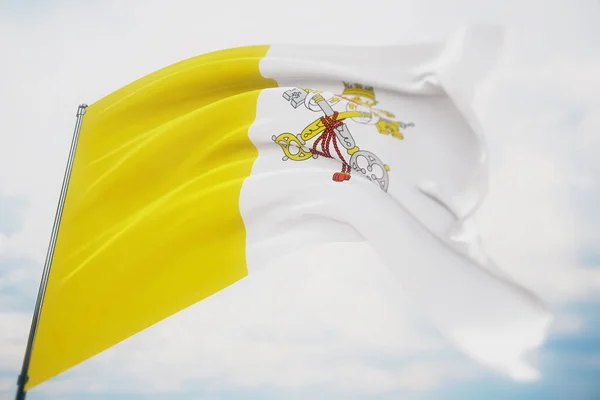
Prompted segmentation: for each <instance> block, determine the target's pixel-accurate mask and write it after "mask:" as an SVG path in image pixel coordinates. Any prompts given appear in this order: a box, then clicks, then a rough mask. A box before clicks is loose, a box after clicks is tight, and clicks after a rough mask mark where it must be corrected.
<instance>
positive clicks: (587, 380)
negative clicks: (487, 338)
mask: <svg viewBox="0 0 600 400" xmlns="http://www.w3.org/2000/svg"><path fill="white" fill-rule="evenodd" d="M391 3H392V2H389V1H385V0H380V1H370V2H369V3H368V4H369V5H368V7H367V6H366V4H367V3H364V2H360V1H348V2H346V3H345V6H344V7H342V8H340V7H339V6H337V5H336V3H334V2H326V1H304V2H296V3H289V4H285V5H284V4H283V2H276V1H274V0H273V1H269V0H256V1H253V2H239V3H236V4H235V6H232V5H228V4H225V3H221V2H219V3H215V4H212V5H211V8H210V9H207V8H205V7H203V6H202V5H200V3H198V2H195V1H192V0H172V1H170V2H169V3H167V2H165V1H159V0H148V1H133V0H107V1H103V2H78V3H76V2H68V1H51V2H50V1H47V2H39V1H21V2H17V1H14V2H10V1H6V0H4V1H3V0H0V38H1V39H0V50H1V51H2V54H3V56H4V57H3V59H4V61H3V63H2V65H0V76H4V77H10V78H9V79H7V80H6V82H5V83H4V82H3V86H4V87H3V90H2V92H1V93H0V399H3V398H12V396H13V393H14V389H15V381H16V377H17V374H18V370H19V367H20V362H21V358H22V354H23V349H24V347H23V346H24V344H25V339H26V335H27V331H28V327H29V321H30V316H31V311H32V309H33V304H34V301H35V296H36V293H37V285H38V282H39V277H40V274H41V268H42V264H43V260H44V256H45V252H46V246H47V243H48V238H49V235H50V230H51V227H52V221H53V218H54V211H55V207H56V201H57V198H58V194H59V191H60V185H61V180H62V175H63V171H64V165H65V161H66V157H67V154H68V149H69V144H70V139H71V133H72V129H73V126H74V123H75V111H76V108H77V105H78V104H80V103H82V102H88V103H91V102H93V101H95V100H96V99H98V98H99V97H100V96H102V95H104V94H106V93H108V92H110V91H112V90H115V89H117V88H118V87H120V86H122V85H123V84H126V83H128V82H130V81H132V80H134V79H136V78H137V77H139V76H142V75H144V74H146V73H149V72H151V71H153V70H155V69H157V68H159V67H162V66H164V65H167V64H170V63H172V62H176V61H179V60H181V59H184V58H187V57H189V56H192V55H196V54H199V53H203V52H206V51H210V50H213V49H218V48H224V47H230V46H236V45H243V44H255V43H270V42H273V41H278V42H302V40H313V39H314V38H312V39H311V37H304V36H302V35H301V34H300V35H299V34H298V31H297V30H294V29H290V27H289V18H295V20H299V21H305V22H306V24H308V25H309V27H313V26H318V28H319V30H320V32H321V33H322V37H327V38H329V39H330V41H331V42H335V43H362V44H365V43H374V42H376V43H395V42H399V43H406V42H407V41H408V40H409V39H410V40H412V39H415V40H425V39H434V38H435V39H438V38H443V37H445V36H446V35H447V34H449V33H451V32H452V31H453V30H454V29H456V28H457V27H459V26H460V25H461V24H464V23H494V24H500V25H503V26H505V27H507V32H508V36H507V45H506V48H505V53H504V55H503V57H502V58H501V60H500V61H499V62H498V65H497V66H496V68H495V70H494V71H493V72H492V73H491V74H490V76H489V77H488V79H487V80H486V82H485V83H484V84H483V85H482V86H481V87H480V88H479V91H478V97H477V101H476V104H474V108H475V111H476V112H477V115H478V117H479V118H480V121H481V124H482V126H483V128H484V130H485V132H486V135H487V138H488V143H489V147H490V153H491V166H490V168H491V175H490V193H489V196H488V199H487V200H486V203H485V205H484V206H483V207H482V209H481V210H480V215H479V217H478V225H479V228H480V231H481V233H482V236H483V239H484V243H485V244H486V247H487V248H488V250H489V252H490V253H491V254H492V256H493V257H494V259H496V260H497V262H498V264H499V265H501V266H502V267H504V268H506V269H507V271H508V272H509V273H511V274H512V275H513V276H514V277H515V278H516V279H517V280H519V281H520V282H521V283H522V284H524V285H526V286H528V287H530V288H532V290H535V291H536V292H537V293H539V294H540V296H541V297H543V298H544V299H545V300H546V301H547V302H548V303H549V304H550V306H551V307H552V309H553V310H554V311H555V316H556V320H555V324H554V325H553V327H552V330H551V332H550V335H549V337H548V339H547V341H546V342H545V344H544V345H543V347H541V348H540V349H539V350H538V351H536V353H535V354H532V355H531V357H532V358H533V359H534V360H535V363H536V364H537V365H538V366H539V369H540V371H541V372H542V378H541V379H540V380H539V381H537V382H533V383H517V382H513V381H511V380H509V379H508V378H506V377H503V376H500V375H498V374H496V373H494V372H492V371H489V370H486V369H484V368H483V367H481V366H479V365H478V364H476V363H475V362H474V361H472V360H470V359H468V358H467V357H466V356H465V355H463V354H461V353H459V352H458V351H456V350H455V349H453V348H452V347H451V346H450V345H449V344H447V343H446V342H444V341H443V340H442V339H441V338H440V337H439V336H438V335H437V334H436V333H435V332H433V331H432V330H431V329H429V328H428V327H427V326H426V325H425V324H423V323H422V322H421V321H418V320H415V318H414V317H413V316H412V315H410V312H409V311H407V310H406V309H405V308H403V306H402V305H401V304H395V303H393V302H392V301H390V299H391V298H393V291H394V288H393V287H391V286H390V284H389V282H388V281H387V278H386V277H387V276H386V275H385V273H384V272H383V270H381V269H378V268H375V267H373V270H366V269H361V268H355V269H351V270H348V268H345V267H340V266H335V265H330V266H328V265H319V266H315V269H314V271H313V274H312V275H311V274H306V273H302V272H298V271H293V270H290V269H287V270H286V269H285V268H282V269H281V270H278V271H273V272H271V273H269V274H266V275H265V276H262V277H257V278H256V279H249V280H248V281H247V282H242V283H240V284H239V285H234V287H232V288H231V290H228V291H226V292H223V293H220V294H219V295H216V296H214V297H213V298H210V299H208V300H207V301H205V302H202V303H201V304H197V305H195V306H193V307H190V308H189V309H187V310H184V311H183V312H181V313H179V314H177V315H175V316H173V317H172V318H170V319H168V320H167V321H164V323H161V324H158V325H156V326H154V327H151V328H150V329H148V330H147V331H144V332H142V333H140V334H138V335H136V336H134V337H133V338H131V339H129V340H127V341H125V342H123V343H120V344H118V345H117V346H115V347H114V348H112V349H110V350H108V351H107V352H105V353H103V354H101V355H99V356H97V357H95V358H93V359H91V360H89V361H86V362H84V363H83V364H81V365H80V366H77V367H75V368H73V369H72V370H70V371H68V372H66V373H65V374H64V375H61V376H59V377H57V378H55V379H53V380H51V381H50V382H47V383H46V384H43V385H41V386H40V387H39V388H36V389H35V390H33V391H32V392H31V393H30V394H29V397H28V398H31V399H40V400H41V399H83V400H87V399H111V400H117V399H118V400H134V399H142V398H143V399H172V398H181V399H197V398H202V399H205V398H209V399H281V398H285V399H416V400H437V399H450V400H454V399H457V400H458V399H460V400H468V399H483V398H485V399H490V400H495V399H534V400H535V399H544V400H548V399H550V400H553V399H556V400H561V399H573V400H580V399H581V400H591V399H597V398H600V384H599V383H598V379H597V377H598V376H600V312H598V310H600V308H599V307H600V296H599V295H598V294H599V293H600V271H599V269H598V268H600V247H598V243H600V229H597V228H598V227H599V226H600V213H599V212H598V208H597V206H596V205H597V204H600V186H599V185H600V183H599V182H600V180H598V179H597V177H598V176H600V161H598V157H597V154H598V152H600V140H599V139H598V132H599V131H600V78H599V76H600V75H598V74H597V71H600V47H599V44H598V40H597V38H598V37H600V28H599V27H598V25H597V23H596V19H597V15H599V14H598V13H599V12H600V4H599V3H598V2H595V1H592V0H589V1H572V2H569V3H568V5H567V3H565V2H559V1H531V2H528V3H527V5H522V4H521V3H520V2H517V1H507V2H502V3H501V4H494V5H492V4H488V5H487V7H486V8H485V9H484V8H483V7H477V5H480V3H479V2H477V1H476V0H463V1H459V2H454V3H453V4H452V5H449V4H448V3H447V2H446V3H444V2H441V1H440V2H433V1H416V0H415V1H397V2H393V4H391ZM316 10H318V12H317V11H316ZM359 10H360V12H358V11H359ZM316 15H319V16H320V17H317V16H316ZM207 16H210V17H207ZM318 18H322V20H323V21H326V22H322V21H321V20H319V19H318ZM349 28H352V29H349ZM307 29H308V28H307ZM300 32H304V31H303V30H301V31H300ZM309 36H310V35H309ZM340 274H344V275H343V276H340ZM275 284H276V287H275V286H273V285H275ZM269 285H271V286H269ZM365 286H366V287H368V290H363V293H364V294H363V297H361V298H356V296H355V295H354V293H356V291H357V288H361V287H365ZM265 288H268V290H265ZM332 293H334V294H335V295H333V294H332Z"/></svg>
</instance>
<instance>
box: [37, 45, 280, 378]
mask: <svg viewBox="0 0 600 400" xmlns="http://www.w3.org/2000/svg"><path fill="white" fill-rule="evenodd" d="M267 49H268V47H267V46H256V47H245V48H239V49H231V50H226V51H219V52H215V53H210V54H207V55H204V56H200V57H196V58H193V59H190V60H186V61H183V62H180V63H178V64H175V65H172V66H170V67H167V68H165V69H163V70H160V71H157V72H155V73H153V74H150V75H148V76H146V77H144V78H142V79H140V80H138V81H136V82H134V83H132V84H130V85H128V86H126V87H124V88H122V89H120V90H118V91H116V92H114V93H112V94H110V95H108V96H106V97H105V98H103V99H101V100H100V101H98V102H97V103H95V104H92V105H91V106H90V107H89V108H88V109H87V113H86V115H85V117H84V119H83V125H82V130H81V134H80V139H79V143H78V146H77V151H76V154H75V160H74V164H73V171H72V176H71V181H70V184H69V188H68V192H67V196H66V201H65V206H64V212H63V217H62V222H61V225H60V230H59V233H58V240H57V243H56V250H55V255H54V260H53V263H52V269H51V273H50V277H49V282H48V288H47V292H46V297H45V300H44V304H43V307H42V314H41V319H40V324H39V328H38V332H37V336H36V339H35V342H34V347H33V354H32V360H31V366H30V370H29V377H30V379H29V382H28V385H27V389H29V388H32V387H33V386H35V385H38V384H39V383H41V382H43V381H45V380H47V379H49V378H52V377H53V376H56V375H57V374H59V373H61V372H62V371H65V370H67V369H69V368H71V367H72V366H74V365H76V364H78V363H80V362H82V361H84V360H85V359H87V358H89V357H91V356H93V355H95V354H97V353H99V352H101V351H103V350H105V349H107V348H109V347H111V346H113V345H114V344H116V343H118V342H120V341H122V340H124V339H126V338H128V337H130V336H131V335H134V334H135V333H137V332H139V331H141V330H143V329H145V328H147V327H148V326H150V325H152V324H154V323H156V322H158V321H160V320H161V319H164V318H166V317H168V316H169V315H172V314H174V313H176V312H178V311H180V310H182V309H183V308H185V307H188V306H190V305H192V304H194V303H196V302H198V301H200V300H202V299H203V298H205V297H207V296H210V295H211V294H214V293H215V292H217V291H219V290H221V289H222V288H224V287H226V286H228V285H230V284H232V283H234V282H236V281H237V280H239V279H241V278H242V277H244V276H245V275H246V274H247V269H246V260H245V241H246V235H245V229H244V224H243V221H242V218H241V215H240V211H239V196H240V191H241V186H242V182H243V180H244V179H245V178H246V177H247V176H248V175H249V174H250V171H251V168H252V164H253V162H254V160H255V159H256V157H257V155H258V152H257V150H256V148H255V147H254V145H253V144H252V142H251V141H250V139H249V137H248V128H249V127H250V125H251V124H252V123H253V122H254V119H255V117H256V104H257V99H258V95H259V93H260V90H262V89H265V88H269V87H274V86H277V83H276V82H275V81H273V80H270V79H265V78H263V77H262V76H261V74H260V72H259V62H260V60H261V59H262V58H263V57H264V56H265V53H266V51H267ZM207 329H210V327H207Z"/></svg>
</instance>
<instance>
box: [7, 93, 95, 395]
mask: <svg viewBox="0 0 600 400" xmlns="http://www.w3.org/2000/svg"><path fill="white" fill-rule="evenodd" d="M86 108H87V104H81V105H80V106H79V107H78V108H77V122H76V124H75V131H74V132H73V140H72V141H71V150H70V152H69V160H68V162H67V168H66V170H65V176H64V178H63V184H62V189H61V192H60V198H59V201H58V207H57V208H56V215H55V217H54V225H53V227H52V234H51V236H50V245H49V246H48V252H47V253H46V261H45V263H44V270H43V272H42V279H41V281H40V288H39V290H38V296H37V300H36V302H35V308H34V311H33V317H32V318H31V328H30V329H29V338H28V339H27V347H26V349H25V356H24V357H23V367H22V368H21V374H20V375H19V378H18V380H17V386H18V389H17V395H16V397H15V399H16V400H25V395H26V392H25V384H26V383H27V381H28V380H29V376H28V375H27V373H28V370H29V362H30V361H31V351H32V349H33V341H34V339H35V334H36V331H37V327H38V322H39V320H40V312H41V310H42V303H43V301H44V294H45V293H46V286H47V284H48V276H49V274H50V265H51V263H52V257H53V256H54V246H55V245H56V237H57V235H58V228H59V225H60V219H61V216H62V212H63V206H64V204H65V197H66V195H67V187H68V186H69V179H70V177H71V169H72V167H73V159H74V158H75V149H76V148H77V141H78V139H79V131H80V130H81V122H82V120H83V115H84V114H85V110H86Z"/></svg>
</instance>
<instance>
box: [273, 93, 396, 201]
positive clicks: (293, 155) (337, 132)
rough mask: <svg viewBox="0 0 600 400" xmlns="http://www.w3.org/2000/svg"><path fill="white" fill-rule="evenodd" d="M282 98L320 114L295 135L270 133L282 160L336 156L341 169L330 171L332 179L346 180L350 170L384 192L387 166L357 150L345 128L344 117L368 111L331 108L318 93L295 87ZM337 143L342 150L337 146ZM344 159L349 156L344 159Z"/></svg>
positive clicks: (293, 105) (367, 153)
mask: <svg viewBox="0 0 600 400" xmlns="http://www.w3.org/2000/svg"><path fill="white" fill-rule="evenodd" d="M283 98H284V99H285V100H287V101H289V102H290V104H291V105H292V107H294V108H298V107H299V106H300V105H302V104H304V105H305V106H306V108H308V109H309V110H311V111H315V112H319V111H320V112H322V113H323V114H324V116H322V117H320V118H318V119H316V120H314V121H313V122H312V123H311V124H310V125H308V126H307V127H306V128H304V130H303V131H302V132H301V133H299V134H297V135H294V134H292V133H282V134H280V135H278V136H275V135H273V137H272V140H273V141H274V142H275V143H277V144H278V145H279V146H280V147H281V149H282V150H283V153H284V156H283V161H288V160H293V161H305V160H308V159H310V158H314V159H317V158H318V157H324V158H332V159H333V158H338V159H339V160H340V161H341V162H342V169H341V172H336V173H334V174H333V180H334V181H335V182H344V181H347V180H349V179H350V172H351V171H352V170H353V171H356V172H358V173H360V174H362V175H363V176H364V177H366V178H367V179H368V180H370V181H371V182H373V183H375V184H376V185H377V186H378V187H379V188H380V189H381V190H383V191H384V192H387V189H388V186H389V174H388V172H389V170H390V168H389V166H387V165H386V164H384V163H383V162H382V161H381V160H380V159H379V157H377V156H376V155H375V154H374V153H372V152H370V151H367V150H361V149H359V148H358V147H357V146H356V142H355V140H354V137H353V136H352V134H351V133H350V130H349V129H348V125H347V124H346V123H345V122H344V120H345V119H347V118H355V117H366V116H368V115H369V114H368V113H366V112H363V111H345V112H337V111H333V108H332V107H331V105H330V104H329V103H328V102H327V101H326V100H325V99H324V98H323V96H321V95H320V94H318V93H307V92H306V91H304V90H302V89H299V88H293V89H289V90H287V91H285V92H284V93H283ZM315 138H316V140H315V141H314V142H313V144H312V147H311V148H308V147H306V146H307V142H308V141H309V140H311V139H315ZM340 146H341V147H342V149H340ZM342 150H345V151H346V153H347V154H348V156H346V157H344V155H343V154H342ZM332 153H334V154H332ZM347 158H349V160H348V161H347Z"/></svg>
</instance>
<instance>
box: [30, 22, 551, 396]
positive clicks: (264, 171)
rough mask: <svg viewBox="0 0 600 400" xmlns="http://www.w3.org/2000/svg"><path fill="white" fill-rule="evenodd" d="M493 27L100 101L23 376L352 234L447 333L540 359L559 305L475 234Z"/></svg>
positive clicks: (502, 354)
mask: <svg viewBox="0 0 600 400" xmlns="http://www.w3.org/2000/svg"><path fill="white" fill-rule="evenodd" d="M501 39H502V35H501V34H500V33H499V32H497V31H496V30H493V29H487V28H486V29H482V30H477V29H476V30H466V31H464V32H463V33H462V34H460V35H458V36H456V37H453V38H451V39H450V40H448V41H446V42H441V43H430V44H414V45H404V46H396V47H385V46H373V47H353V46H325V45H323V46H309V45H304V46H301V45H289V46H284V45H265V46H250V47H242V48H234V49H228V50H222V51H217V52H214V53H210V54H205V55H200V56H198V57H194V58H191V59H188V60H185V61H182V62H179V63H176V64H174V65H171V66H168V67H166V68H164V69H161V70H159V71H157V72H154V73H151V74H149V75H147V76H145V77H143V78H141V79H139V80H137V81H135V82H133V83H131V84H129V85H127V86H125V87H123V88H121V89H119V90H117V91H115V92H113V93H111V94H109V95H108V96H106V97H104V98H102V99H100V100H98V101H97V102H95V103H93V104H91V105H90V106H89V107H88V108H87V111H86V113H85V116H84V117H83V121H82V125H81V131H80V134H79V139H78V142H77V146H76V150H75V156H74V161H73V165H72V172H71V177H70V180H69V184H68V189H67V192H66V198H65V203H64V208H63V213H62V218H61V222H60V227H59V231H58V236H57V240H56V245H55V251H54V256H53V259H52V263H51V270H50V274H49V278H48V285H47V291H46V294H45V298H44V302H43V306H42V310H41V315H40V321H39V327H38V329H37V334H36V336H35V341H34V344H33V352H32V357H31V363H30V368H29V372H28V374H29V381H28V384H27V388H28V389H30V388H32V387H34V386H36V385H38V384H40V383H42V382H44V381H46V380H48V379H50V378H52V377H54V376H56V375H58V374H60V373H61V372H63V371H65V370H67V369H69V368H71V367H73V366H75V365H77V364H79V363H81V362H82V361H84V360H86V359H88V358H90V357H92V356H94V355H96V354H98V353H100V352H102V351H104V350H106V349H108V348H109V347H111V346H113V345H115V344H117V343H119V342H121V341H123V340H125V339H127V338H128V337H131V336H132V335H134V334H136V333H138V332H140V331H142V330H144V329H145V328H147V327H149V326H151V325H153V324H155V323H157V322H159V321H161V320H163V319H165V318H167V317H169V316H170V315H172V314H174V313H176V312H178V311H180V310H182V309H184V308H186V307H188V306H190V305H192V304H194V303H197V302H199V301H201V300H202V299H204V298H206V297H208V296H211V295H213V294H215V293H217V292H219V291H221V290H222V289H224V288H226V287H228V286H229V285H231V284H233V283H235V282H236V281H239V280H240V279H242V278H244V277H245V276H247V275H248V274H252V273H254V272H255V271H257V270H259V269H261V268H264V267H265V266H267V265H269V264H273V263H274V262H275V261H278V262H280V263H281V262H285V259H286V257H289V256H291V255H292V254H294V255H295V257H302V252H303V251H305V250H306V249H310V248H313V247H315V246H327V245H333V244H335V245H338V244H342V245H343V244H347V245H348V246H352V244H353V243H366V244H368V245H369V246H370V247H371V248H372V249H373V250H374V252H375V253H376V254H377V256H378V257H379V259H380V260H381V262H383V263H385V265H387V266H388V267H389V268H390V270H391V271H392V272H393V273H394V275H395V277H396V278H397V281H398V285H399V288H401V289H402V291H403V293H406V295H407V296H408V298H409V299H411V301H412V302H413V304H414V306H415V309H417V310H419V312H421V313H423V315H425V316H426V317H427V318H428V319H429V321H431V323H432V324H433V325H434V326H435V327H437V329H439V331H440V332H441V333H442V334H443V335H444V336H445V337H446V338H447V339H448V340H449V342H451V343H453V344H454V345H456V346H457V347H458V348H459V349H461V350H462V351H464V352H465V353H466V354H468V355H469V356H471V357H473V358H474V359H476V360H478V361H480V362H481V363H483V364H485V365H487V366H489V367H490V368H493V369H495V370H497V371H501V372H503V373H505V374H507V375H510V376H512V377H515V378H523V379H526V378H532V377H535V375H536V371H535V369H534V368H533V367H531V366H530V365H528V364H527V363H526V362H525V361H524V360H523V358H522V356H523V354H524V352H526V351H529V350H530V349H532V348H535V347H536V346H537V345H539V344H540V342H541V341H542V339H543V336H544V333H545V329H546V327H547V324H548V321H549V317H548V315H547V313H546V311H545V309H544V307H543V306H542V304H541V303H540V302H539V301H538V300H537V299H536V298H535V297H534V296H533V295H532V294H530V293H529V292H528V291H527V290H526V289H524V288H522V287H520V286H518V285H516V284H515V283H514V282H513V281H512V280H511V279H510V278H509V277H508V276H507V275H506V274H505V273H503V272H502V270H501V269H500V267H496V266H494V264H493V262H492V261H491V260H490V259H489V258H488V257H487V256H486V255H485V253H484V252H483V250H482V247H481V245H480V244H479V241H478V240H470V239H468V237H471V236H472V232H468V231H469V229H470V228H469V226H470V222H469V221H471V217H472V215H473V213H474V212H475V211H476V210H477V208H478V207H479V206H480V204H481V202H482V201H483V200H484V198H485V193H486V180H487V178H486V168H487V166H486V163H487V159H486V153H485V147H484V141H483V138H482V135H481V131H480V130H479V128H478V127H477V122H476V120H475V118H474V117H473V113H472V112H471V111H470V107H471V100H472V93H473V87H474V84H475V83H477V81H479V80H480V78H482V77H483V76H484V74H485V73H486V71H487V70H489V68H490V67H491V65H492V62H493V61H494V57H495V55H496V53H497V50H498V46H499V45H500V44H501V41H502V40H501ZM357 322H358V321H357ZM204 329H210V326H207V327H205V328H204ZM199 362H202V360H199ZM115 368H118V366H115Z"/></svg>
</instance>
